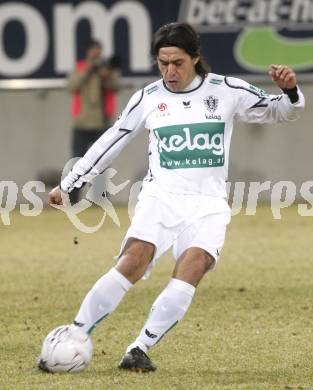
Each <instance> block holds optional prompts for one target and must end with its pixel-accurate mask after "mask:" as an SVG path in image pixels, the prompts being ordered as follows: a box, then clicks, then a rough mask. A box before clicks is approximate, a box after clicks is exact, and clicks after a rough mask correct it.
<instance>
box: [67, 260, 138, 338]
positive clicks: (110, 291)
mask: <svg viewBox="0 0 313 390" xmlns="http://www.w3.org/2000/svg"><path fill="white" fill-rule="evenodd" d="M131 286H132V283H131V282H130V281H129V280H128V279H126V278H125V276H123V275H122V274H121V273H120V272H119V271H118V270H117V269H115V268H112V269H111V270H110V271H109V272H108V273H106V274H105V275H103V276H102V277H101V278H100V279H99V280H98V281H97V282H96V283H95V285H94V286H93V287H92V289H91V290H90V291H89V293H88V294H87V295H86V297H85V299H84V300H83V303H82V304H81V306H80V309H79V312H78V314H77V316H76V318H75V321H74V324H75V325H77V326H79V327H80V328H81V329H82V330H83V331H85V332H86V333H91V331H92V330H93V329H94V328H95V326H96V325H97V324H98V323H99V322H100V321H101V320H103V319H104V318H105V317H106V316H107V315H108V314H110V313H112V312H113V311H114V310H115V309H116V307H117V306H118V304H119V303H120V302H121V300H122V298H123V297H124V295H125V294H126V292H127V291H128V290H129V289H130V287H131Z"/></svg>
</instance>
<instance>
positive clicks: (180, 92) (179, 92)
mask: <svg viewBox="0 0 313 390" xmlns="http://www.w3.org/2000/svg"><path fill="white" fill-rule="evenodd" d="M204 79H205V77H204V78H203V79H202V80H201V83H200V84H199V85H198V86H197V87H196V88H193V89H190V90H189V91H178V92H174V91H171V90H170V89H169V88H167V85H166V84H165V82H164V80H162V82H163V86H164V88H165V89H166V90H167V91H168V92H171V93H177V94H182V93H184V94H185V93H190V92H194V91H196V90H197V89H199V88H200V87H201V86H202V84H203V83H204Z"/></svg>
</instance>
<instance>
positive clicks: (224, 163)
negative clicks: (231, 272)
mask: <svg viewBox="0 0 313 390" xmlns="http://www.w3.org/2000/svg"><path fill="white" fill-rule="evenodd" d="M200 49H201V48H200V43H199V37H198V36H197V34H196V33H195V31H194V30H193V29H192V27H191V26H189V25H188V24H186V23H171V24H168V25H165V26H163V27H161V28H160V29H159V30H158V31H157V32H156V33H155V35H154V38H153V41H152V44H151V55H152V57H153V58H154V59H155V60H156V62H157V64H158V67H159V70H160V73H161V75H162V78H161V79H160V80H158V81H156V82H154V83H152V84H150V85H148V86H147V87H145V88H143V89H142V90H139V91H137V92H136V93H135V94H134V95H133V96H132V97H131V99H130V100H129V102H128V104H127V106H126V108H125V109H124V111H123V113H122V115H121V117H120V118H119V119H118V120H117V121H116V123H115V124H114V125H113V126H112V127H111V128H110V129H108V130H107V131H106V132H105V133H104V134H103V135H102V136H101V138H100V139H99V140H98V141H96V142H95V143H94V145H93V146H92V147H91V148H90V149H89V151H88V152H87V153H86V154H85V156H84V157H83V158H81V159H80V160H79V161H78V162H77V163H76V165H75V166H74V167H73V169H72V171H71V172H70V173H69V174H68V175H67V176H66V177H65V178H64V179H63V180H62V181H61V184H60V186H59V187H56V188H54V189H53V190H52V191H51V193H50V204H51V205H62V204H64V202H65V200H64V201H63V199H66V194H69V193H71V191H73V190H74V189H76V188H80V187H81V186H82V185H83V184H84V183H85V182H87V181H89V180H91V179H92V178H93V177H94V176H96V175H98V174H100V173H101V172H103V171H104V170H105V169H106V167H108V166H109V165H110V163H111V161H112V159H114V158H115V157H116V156H117V155H118V154H119V153H120V151H121V150H122V149H123V147H124V146H125V145H126V144H127V143H128V142H129V141H130V140H131V139H132V138H133V137H134V136H136V135H137V134H138V132H139V130H140V129H141V128H146V129H147V130H148V131H149V136H150V143H149V170H148V173H147V176H146V177H145V179H144V181H143V186H142V190H141V192H140V195H139V200H138V204H137V207H136V210H135V216H134V218H133V220H132V223H131V225H130V227H129V230H128V232H127V234H126V237H125V239H124V241H123V243H122V246H121V250H120V255H119V260H118V263H117V265H116V266H115V267H113V268H112V269H111V270H110V271H109V272H108V273H107V274H105V275H103V276H102V277H101V278H100V279H99V280H98V281H97V282H96V284H95V285H94V286H93V287H92V288H91V290H90V291H89V293H88V294H87V296H86V297H85V299H84V301H83V302H82V305H81V307H80V310H79V312H78V314H77V316H76V318H75V321H74V326H78V327H81V329H82V330H83V331H85V332H86V333H90V332H91V331H92V330H93V329H94V327H95V326H96V325H97V324H98V323H99V322H100V321H101V320H102V319H103V318H105V317H106V316H107V315H108V314H110V313H112V312H113V311H114V310H115V309H116V307H117V306H118V304H119V303H120V302H121V300H122V298H123V297H124V295H125V294H126V292H127V291H128V290H129V289H130V288H131V287H132V286H133V285H134V284H135V283H136V282H137V281H138V280H139V279H141V278H142V277H147V276H148V274H149V272H150V271H151V269H152V267H153V266H154V264H155V262H156V261H157V259H158V258H159V257H160V256H161V255H162V254H163V253H164V252H165V251H166V250H167V249H168V248H169V247H171V246H172V247H173V256H174V259H175V260H176V264H175V267H174V270H173V273H172V276H171V279H170V281H169V283H168V284H167V286H166V287H165V288H164V290H163V291H162V293H161V294H160V295H159V296H158V297H157V299H156V300H155V302H154V303H153V306H152V309H151V312H150V315H149V317H148V319H147V321H146V323H145V324H144V326H143V328H142V329H141V331H140V333H139V335H138V337H137V338H136V340H135V341H134V342H132V343H131V344H130V345H129V346H128V348H127V350H126V353H125V355H124V356H123V358H122V360H121V362H120V363H119V367H120V368H122V369H130V370H137V371H138V370H139V371H154V370H155V369H156V366H155V365H154V364H153V363H152V361H151V360H150V358H149V357H148V352H149V349H150V348H151V347H153V346H154V345H155V344H156V343H157V342H158V341H159V340H160V339H161V338H162V337H163V336H164V335H165V333H166V332H168V331H169V330H170V329H171V328H173V326H174V325H175V324H177V322H178V321H180V320H181V319H182V318H183V317H184V315H185V313H186V311H187V310H188V308H189V306H190V304H191V301H192V299H193V296H194V293H195V290H196V287H197V286H198V284H199V282H200V280H201V279H202V278H203V276H204V275H205V274H206V273H207V272H208V271H209V270H212V269H213V267H214V265H215V264H216V262H217V261H218V258H219V255H220V252H221V249H222V247H223V243H224V238H225V231H226V226H227V224H228V223H229V221H230V208H229V206H228V204H227V201H226V183H225V181H226V178H227V170H228V161H229V148H230V141H231V135H232V130H233V122H234V120H235V119H236V120H240V121H244V122H254V123H265V122H266V123H274V122H282V121H294V120H296V119H297V117H298V114H299V112H300V111H301V109H302V108H303V107H304V97H303V95H302V93H301V91H300V89H299V87H298V86H297V81H296V75H295V73H294V71H293V70H292V69H290V68H289V67H288V66H285V65H271V67H270V71H269V73H270V75H271V77H272V80H273V82H274V83H275V84H276V85H277V86H278V87H279V88H280V89H281V94H279V95H268V94H267V93H266V92H265V91H263V90H261V89H259V88H256V87H254V86H252V85H249V84H248V83H246V82H245V81H243V80H240V79H237V78H233V77H225V76H221V75H218V74H213V73H208V71H207V66H206V64H205V62H204V60H203V58H202V56H201V51H200Z"/></svg>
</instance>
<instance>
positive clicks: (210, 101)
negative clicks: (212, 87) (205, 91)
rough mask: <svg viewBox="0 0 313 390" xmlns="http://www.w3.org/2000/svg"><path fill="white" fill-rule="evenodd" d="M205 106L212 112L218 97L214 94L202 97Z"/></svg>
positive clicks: (215, 107) (216, 104) (214, 109)
mask: <svg viewBox="0 0 313 390" xmlns="http://www.w3.org/2000/svg"><path fill="white" fill-rule="evenodd" d="M203 101H204V105H205V107H206V108H207V109H208V110H209V111H210V112H214V111H216V109H217V106H218V98H217V97H216V96H213V95H210V96H207V97H206V98H204V99H203Z"/></svg>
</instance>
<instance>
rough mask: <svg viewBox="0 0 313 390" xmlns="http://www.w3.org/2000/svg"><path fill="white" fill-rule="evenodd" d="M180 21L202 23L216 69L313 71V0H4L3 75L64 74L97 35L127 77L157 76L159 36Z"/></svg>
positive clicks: (0, 18)
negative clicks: (154, 54) (154, 52)
mask: <svg viewBox="0 0 313 390" xmlns="http://www.w3.org/2000/svg"><path fill="white" fill-rule="evenodd" d="M173 21H186V22H188V23H190V24H192V25H193V26H194V27H195V28H196V30H197V31H198V33H199V34H200V36H201V41H202V46H203V54H204V56H205V58H206V59H207V61H208V63H209V64H210V65H211V68H212V71H213V72H215V73H222V74H233V75H247V74H248V75H255V76H257V75H264V74H265V73H266V70H267V68H268V66H269V64H271V63H284V64H289V65H291V66H292V67H294V69H295V70H297V72H298V73H300V74H304V75H305V74H306V75H310V74H312V73H313V55H312V53H313V0H293V1H292V0H258V1H253V0H250V1H244V0H170V1H169V0H158V1H157V2H156V1H149V0H141V1H136V0H131V1H130V0H121V1H112V0H102V1H96V0H94V1H77V0H70V1H68V0H64V1H62V2H59V1H51V0H45V1H40V0H33V1H2V2H1V4H0V79H2V80H5V79H19V78H23V79H47V78H50V79H58V78H63V77H64V76H65V75H66V74H67V73H68V72H69V71H71V70H72V69H73V67H74V63H75V60H76V58H77V57H81V56H82V47H83V44H84V42H86V40H87V39H88V38H89V37H91V36H93V37H94V38H96V39H98V40H99V41H100V42H101V43H102V45H103V47H104V52H105V57H106V58H107V59H108V58H111V57H112V56H113V55H115V56H117V57H118V58H119V59H120V62H121V66H122V73H123V75H124V76H127V77H138V76H145V77H147V76H154V75H156V74H157V69H156V68H155V66H153V64H152V61H151V58H150V57H149V48H150V41H151V38H152V34H153V32H154V31H155V30H156V29H157V28H158V27H160V26H161V25H163V24H165V23H169V22H173Z"/></svg>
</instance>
